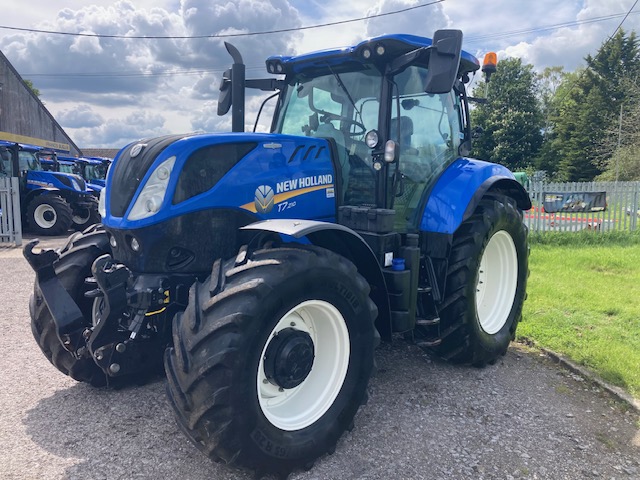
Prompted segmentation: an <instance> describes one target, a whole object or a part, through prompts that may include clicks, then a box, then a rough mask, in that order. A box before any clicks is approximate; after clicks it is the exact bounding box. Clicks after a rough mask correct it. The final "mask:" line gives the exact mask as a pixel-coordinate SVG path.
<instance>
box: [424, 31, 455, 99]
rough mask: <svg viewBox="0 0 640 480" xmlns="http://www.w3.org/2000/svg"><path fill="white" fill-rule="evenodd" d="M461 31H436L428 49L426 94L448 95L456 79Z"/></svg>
mask: <svg viewBox="0 0 640 480" xmlns="http://www.w3.org/2000/svg"><path fill="white" fill-rule="evenodd" d="M461 51H462V31H460V30H436V32H435V33H434V34H433V42H432V44H431V48H430V56H429V70H428V71H427V78H426V81H425V92H426V93H448V92H450V91H451V89H452V88H453V84H454V82H455V81H456V78H457V77H458V69H459V67H460V52H461Z"/></svg>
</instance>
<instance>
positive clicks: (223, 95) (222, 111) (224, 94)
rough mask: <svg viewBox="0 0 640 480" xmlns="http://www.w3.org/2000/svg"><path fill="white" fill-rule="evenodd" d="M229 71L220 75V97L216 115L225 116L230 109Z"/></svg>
mask: <svg viewBox="0 0 640 480" xmlns="http://www.w3.org/2000/svg"><path fill="white" fill-rule="evenodd" d="M231 100H232V98H231V69H228V70H226V71H225V72H224V73H223V74H222V81H221V82H220V97H219V98H218V115H219V116H222V115H226V114H227V112H228V111H229V109H230V108H231Z"/></svg>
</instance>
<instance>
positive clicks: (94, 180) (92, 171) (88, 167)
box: [75, 157, 111, 195]
mask: <svg viewBox="0 0 640 480" xmlns="http://www.w3.org/2000/svg"><path fill="white" fill-rule="evenodd" d="M75 163H76V165H77V167H78V169H79V171H80V175H82V178H84V179H85V180H86V181H87V185H88V187H89V188H91V189H92V190H93V191H94V192H96V193H97V194H98V195H99V194H100V192H101V191H102V189H103V188H104V186H105V184H106V178H107V170H108V168H109V165H110V164H111V159H110V158H102V157H80V158H76V159H75Z"/></svg>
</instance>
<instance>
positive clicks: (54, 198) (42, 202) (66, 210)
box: [27, 194, 72, 235]
mask: <svg viewBox="0 0 640 480" xmlns="http://www.w3.org/2000/svg"><path fill="white" fill-rule="evenodd" d="M71 217H72V213H71V207H70V206H69V204H68V203H67V201H66V200H65V199H64V198H62V197H61V196H59V195H48V194H42V195H39V196H37V197H36V198H34V199H33V200H31V202H30V203H29V205H28V206H27V221H28V223H29V227H30V228H31V230H32V231H33V232H34V233H36V234H38V235H62V234H63V233H65V232H67V231H68V230H69V227H70V226H71V223H72V219H71Z"/></svg>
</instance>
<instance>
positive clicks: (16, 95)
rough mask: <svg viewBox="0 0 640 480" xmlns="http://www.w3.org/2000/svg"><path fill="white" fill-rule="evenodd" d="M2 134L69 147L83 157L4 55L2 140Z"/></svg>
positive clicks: (0, 60)
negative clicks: (31, 138)
mask: <svg viewBox="0 0 640 480" xmlns="http://www.w3.org/2000/svg"><path fill="white" fill-rule="evenodd" d="M2 132H5V133H8V134H13V135H21V136H27V137H33V138H37V139H42V140H45V141H49V142H55V143H61V144H67V145H68V146H69V153H70V154H71V155H74V156H78V155H81V154H82V152H81V151H80V149H79V148H78V147H77V146H76V145H75V144H74V143H73V141H72V140H71V138H69V136H68V135H67V134H66V133H65V132H64V130H63V129H62V127H61V126H60V125H59V124H58V122H56V120H55V118H53V115H51V113H49V110H47V109H46V107H45V106H44V105H43V104H42V102H41V101H40V99H39V98H38V97H37V96H36V95H34V94H33V92H32V91H31V90H30V89H29V87H28V86H27V85H26V83H24V81H23V80H22V78H21V77H20V75H19V74H18V72H17V71H16V70H15V68H14V67H13V65H11V63H9V60H7V57H5V56H4V54H3V53H2V52H0V137H1V136H2ZM5 136H7V135H5ZM0 140H14V139H13V138H4V139H3V138H0ZM25 143H26V142H25Z"/></svg>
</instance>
